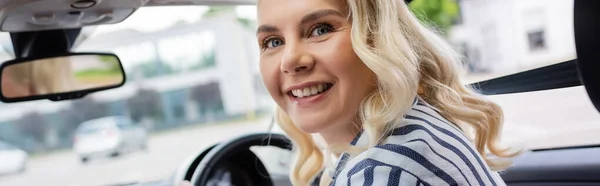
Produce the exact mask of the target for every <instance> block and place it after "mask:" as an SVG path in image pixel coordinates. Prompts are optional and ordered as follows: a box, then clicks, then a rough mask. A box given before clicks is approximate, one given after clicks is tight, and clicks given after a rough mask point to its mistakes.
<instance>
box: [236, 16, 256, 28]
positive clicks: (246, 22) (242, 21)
mask: <svg viewBox="0 0 600 186" xmlns="http://www.w3.org/2000/svg"><path fill="white" fill-rule="evenodd" d="M237 21H238V22H239V23H240V24H242V25H243V26H244V27H245V28H247V29H254V27H255V25H256V22H255V21H254V20H251V19H246V18H237Z"/></svg>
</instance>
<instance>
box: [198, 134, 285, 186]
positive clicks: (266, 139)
mask: <svg viewBox="0 0 600 186" xmlns="http://www.w3.org/2000/svg"><path fill="white" fill-rule="evenodd" d="M252 146H275V147H279V148H282V149H287V150H291V149H292V142H291V141H290V140H289V139H288V138H287V137H286V136H284V135H281V134H271V133H256V134H250V135H245V136H241V137H238V138H235V139H232V140H230V141H227V142H225V143H221V144H219V145H217V146H216V147H214V148H213V149H212V150H211V151H210V152H208V154H206V157H205V158H203V159H202V161H200V163H199V164H198V166H197V167H196V170H195V171H194V174H193V176H192V179H191V182H192V184H193V185H195V186H205V185H206V184H207V183H208V181H209V179H210V176H211V173H212V172H214V169H215V168H216V167H218V166H219V165H220V164H221V163H222V162H224V161H226V160H228V159H230V158H231V157H233V156H235V155H236V154H240V153H244V151H248V152H250V153H252V152H251V151H249V149H250V147H252ZM255 159H256V161H257V162H256V164H255V166H256V167H257V169H258V170H257V171H258V172H260V173H259V174H260V175H262V176H261V177H262V179H265V180H266V179H268V182H267V181H265V182H267V183H266V184H267V185H265V186H272V185H273V183H272V180H271V178H270V176H269V173H268V172H267V170H266V168H265V167H264V164H262V162H261V161H260V160H259V159H258V157H256V158H255ZM253 163H254V161H253ZM264 184H265V183H263V185H264Z"/></svg>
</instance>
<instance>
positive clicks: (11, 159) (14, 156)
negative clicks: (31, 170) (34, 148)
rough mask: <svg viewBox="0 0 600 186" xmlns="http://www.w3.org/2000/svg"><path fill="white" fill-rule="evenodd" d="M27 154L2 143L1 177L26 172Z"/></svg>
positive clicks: (0, 157)
mask: <svg viewBox="0 0 600 186" xmlns="http://www.w3.org/2000/svg"><path fill="white" fill-rule="evenodd" d="M28 157H29V155H28V154H27V152H25V151H23V150H21V149H19V148H17V147H15V146H12V145H10V144H8V143H5V142H3V141H0V175H2V174H11V173H18V172H23V171H25V167H26V165H27V159H28Z"/></svg>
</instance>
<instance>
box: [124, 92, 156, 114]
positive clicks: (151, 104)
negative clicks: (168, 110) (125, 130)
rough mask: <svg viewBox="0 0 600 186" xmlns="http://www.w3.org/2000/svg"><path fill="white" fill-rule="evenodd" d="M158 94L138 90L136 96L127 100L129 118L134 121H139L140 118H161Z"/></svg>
mask: <svg viewBox="0 0 600 186" xmlns="http://www.w3.org/2000/svg"><path fill="white" fill-rule="evenodd" d="M160 100H161V99H160V93H158V92H157V91H154V90H149V89H139V90H138V92H137V94H136V96H133V97H131V98H129V99H128V100H127V107H128V108H129V111H130V113H131V118H132V119H133V120H135V121H141V120H142V118H145V117H147V118H153V119H160V118H162V110H161V109H162V104H161V101H160Z"/></svg>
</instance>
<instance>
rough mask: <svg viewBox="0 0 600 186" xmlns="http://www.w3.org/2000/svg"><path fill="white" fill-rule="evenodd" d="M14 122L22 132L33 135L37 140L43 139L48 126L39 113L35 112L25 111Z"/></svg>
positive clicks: (41, 140)
mask: <svg viewBox="0 0 600 186" xmlns="http://www.w3.org/2000/svg"><path fill="white" fill-rule="evenodd" d="M16 123H17V127H18V129H19V131H20V132H21V133H22V134H25V135H29V136H31V137H33V138H34V139H35V140H36V141H37V142H43V141H44V139H45V137H46V132H47V130H48V126H47V124H46V122H45V120H44V117H43V116H42V115H41V114H39V113H37V112H31V113H27V114H25V115H23V116H22V117H21V118H20V119H19V120H17V122H16Z"/></svg>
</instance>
